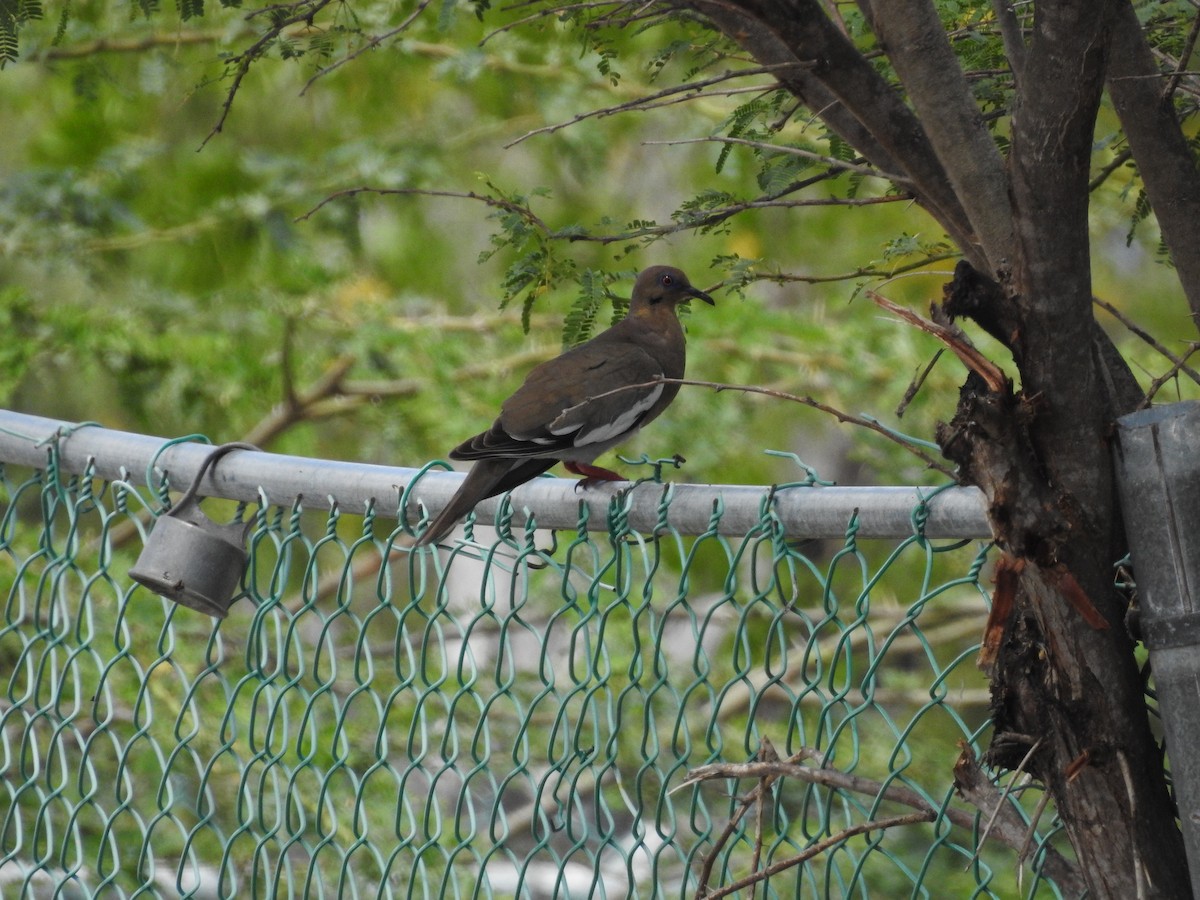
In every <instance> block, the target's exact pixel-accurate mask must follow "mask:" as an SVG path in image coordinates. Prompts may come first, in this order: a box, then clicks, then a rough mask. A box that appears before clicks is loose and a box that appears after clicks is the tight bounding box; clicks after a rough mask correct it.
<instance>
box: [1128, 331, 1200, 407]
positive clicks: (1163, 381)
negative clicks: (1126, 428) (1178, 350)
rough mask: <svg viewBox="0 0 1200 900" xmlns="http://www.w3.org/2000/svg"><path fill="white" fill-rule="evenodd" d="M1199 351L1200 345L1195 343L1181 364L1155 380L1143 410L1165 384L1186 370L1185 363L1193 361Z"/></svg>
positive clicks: (1148, 392)
mask: <svg viewBox="0 0 1200 900" xmlns="http://www.w3.org/2000/svg"><path fill="white" fill-rule="evenodd" d="M1197 350H1200V344H1198V343H1196V342H1195V341H1193V342H1192V345H1191V347H1189V348H1188V352H1187V353H1185V354H1184V355H1183V358H1182V359H1180V360H1179V362H1177V363H1174V364H1173V365H1172V366H1171V368H1170V369H1168V370H1167V371H1166V372H1164V373H1163V374H1162V375H1160V376H1159V377H1158V378H1155V379H1154V383H1153V384H1151V385H1150V387H1149V388H1148V389H1147V390H1146V399H1145V400H1143V401H1142V407H1143V408H1146V407H1148V406H1150V402H1151V401H1152V400H1153V399H1154V395H1155V394H1157V393H1158V392H1159V390H1160V389H1161V388H1162V386H1163V385H1164V384H1166V383H1167V382H1168V381H1170V380H1172V379H1173V378H1175V377H1176V376H1177V375H1178V374H1179V372H1180V370H1181V369H1184V368H1185V366H1184V363H1185V362H1187V361H1188V360H1189V359H1191V358H1192V354H1194V353H1195V352H1196V351H1197Z"/></svg>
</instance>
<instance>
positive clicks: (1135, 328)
mask: <svg viewBox="0 0 1200 900" xmlns="http://www.w3.org/2000/svg"><path fill="white" fill-rule="evenodd" d="M1092 302H1093V303H1094V304H1096V305H1097V306H1099V307H1100V308H1101V309H1102V310H1104V311H1105V312H1107V313H1108V314H1109V315H1111V316H1112V317H1113V318H1114V319H1116V320H1117V321H1118V322H1120V323H1121V324H1122V325H1124V326H1125V327H1126V328H1127V329H1129V331H1131V332H1132V333H1133V334H1134V335H1136V336H1137V337H1139V338H1141V339H1142V340H1143V341H1145V342H1146V343H1147V344H1149V345H1150V346H1151V347H1153V348H1154V349H1155V350H1157V351H1158V352H1159V353H1161V354H1162V355H1163V356H1165V357H1166V358H1167V359H1169V360H1170V361H1171V362H1172V363H1174V364H1175V365H1176V366H1177V367H1178V368H1177V370H1176V371H1179V372H1182V373H1183V374H1185V375H1187V376H1188V377H1189V378H1190V379H1192V381H1194V382H1196V384H1200V373H1198V372H1196V370H1195V369H1193V368H1191V367H1190V366H1188V365H1186V358H1184V359H1181V358H1179V357H1178V356H1176V355H1175V354H1174V353H1172V352H1171V351H1170V350H1168V349H1167V348H1166V347H1164V346H1163V345H1162V344H1160V343H1159V342H1158V341H1157V340H1155V338H1154V335H1152V334H1150V332H1148V331H1146V330H1145V329H1144V328H1142V327H1141V326H1139V325H1138V324H1137V323H1136V322H1134V321H1133V320H1132V319H1130V318H1129V317H1128V316H1127V315H1125V313H1123V312H1121V311H1120V310H1119V309H1117V308H1116V307H1115V306H1113V305H1112V304H1111V303H1109V302H1108V301H1107V300H1101V299H1100V298H1099V297H1093V298H1092ZM1189 355H1190V353H1189Z"/></svg>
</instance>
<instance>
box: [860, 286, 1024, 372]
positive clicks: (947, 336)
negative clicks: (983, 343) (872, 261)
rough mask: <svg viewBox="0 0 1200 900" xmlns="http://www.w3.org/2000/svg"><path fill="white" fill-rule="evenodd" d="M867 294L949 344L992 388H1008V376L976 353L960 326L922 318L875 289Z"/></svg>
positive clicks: (877, 302)
mask: <svg viewBox="0 0 1200 900" xmlns="http://www.w3.org/2000/svg"><path fill="white" fill-rule="evenodd" d="M867 296H868V297H870V298H871V299H872V300H873V301H875V304H876V305H877V306H879V307H881V308H883V309H886V310H887V311H888V312H891V313H895V314H896V315H898V316H899V317H900V318H902V319H904V321H906V322H908V323H910V324H912V325H915V326H916V327H917V328H920V329H921V330H922V331H924V332H926V333H928V334H931V335H933V336H934V337H935V338H937V339H938V340H939V341H941V342H942V343H943V344H945V345H946V346H947V347H949V348H950V350H951V351H952V352H953V353H954V355H955V356H957V357H958V358H959V359H960V360H962V362H963V365H965V366H966V367H967V368H968V369H970V370H971V371H972V372H974V373H975V374H976V375H978V376H979V377H980V378H982V379H983V380H984V381H985V382H986V383H987V386H988V388H989V389H991V390H992V391H993V392H995V393H997V394H1002V393H1006V392H1007V391H1008V389H1009V385H1008V378H1007V377H1005V375H1004V372H1003V371H1002V370H1001V369H1000V367H999V366H997V365H996V364H995V363H994V362H992V361H991V360H990V359H988V358H987V357H986V356H984V355H983V354H982V353H980V352H979V351H978V350H977V349H976V348H975V345H974V344H972V343H971V342H970V340H968V339H967V336H966V335H965V334H963V333H962V331H961V330H960V329H958V328H953V327H950V326H947V325H939V324H938V323H937V322H931V321H929V320H928V319H924V318H922V317H921V316H918V315H917V314H916V313H915V312H913V311H912V310H911V309H905V308H904V307H903V306H900V305H899V304H898V303H893V302H892V301H891V300H889V299H887V297H884V296H883V295H882V294H878V293H876V292H875V291H867Z"/></svg>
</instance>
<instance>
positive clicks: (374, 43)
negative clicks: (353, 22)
mask: <svg viewBox="0 0 1200 900" xmlns="http://www.w3.org/2000/svg"><path fill="white" fill-rule="evenodd" d="M432 2H433V0H421V2H420V3H418V4H417V5H416V7H415V8H414V9H413V11H412V12H411V13H409V15H408V17H407V18H406V19H404V21H403V22H401V23H400V24H399V25H397V26H396V27H395V28H392V29H390V30H388V31H385V32H384V33H383V34H378V35H376V36H375V37H373V38H371V39H370V40H369V41H367V42H366V43H365V44H363V45H362V46H361V47H359V48H358V49H357V50H352V51H351V52H349V53H347V54H346V55H345V56H343V57H342V58H341V59H339V60H338V61H337V62H335V63H330V64H329V65H327V66H325V67H324V68H321V69H318V70H317V72H316V74H315V75H313V76H312V78H310V79H308V81H306V82H305V83H304V87H302V88H301V89H300V96H301V97H303V96H304V94H305V92H307V91H308V89H309V88H310V87H312V86H313V82H315V81H316V80H317V79H319V78H324V77H325V76H326V75H328V74H329V73H330V72H332V71H334V70H335V69H339V68H341V67H342V66H344V65H345V64H346V63H348V62H350V61H351V60H354V59H358V57H360V56H362V55H363V54H364V53H366V52H367V51H368V50H374V49H375V48H376V47H378V46H379V45H380V44H382V43H383V42H384V41H386V40H390V39H391V38H394V37H395V36H396V35H398V34H400V33H401V32H403V31H407V30H408V27H409V26H410V25H412V23H413V22H415V21H416V20H417V18H418V17H419V16H420V15H421V13H423V12H425V10H426V9H427V8H428V7H429V4H430V3H432Z"/></svg>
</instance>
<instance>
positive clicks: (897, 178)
mask: <svg viewBox="0 0 1200 900" xmlns="http://www.w3.org/2000/svg"><path fill="white" fill-rule="evenodd" d="M642 143H643V144H644V145H647V146H653V145H663V146H668V147H670V146H674V145H676V144H709V143H715V144H733V145H735V146H738V147H753V148H754V149H756V150H765V151H767V152H769V153H782V154H784V155H786V156H799V157H803V158H804V159H811V160H814V161H816V162H820V163H825V164H826V165H828V166H834V167H835V168H837V169H841V170H842V171H845V172H855V173H857V174H859V175H866V176H868V177H869V178H882V179H884V180H886V181H891V182H894V183H895V184H905V183H908V182H909V181H910V179H909V178H907V177H906V176H904V175H896V174H893V173H890V172H880V171H879V170H878V169H874V168H872V167H871V166H863V165H859V164H857V163H853V162H846V161H844V160H840V159H837V158H835V157H832V156H826V155H825V154H823V153H814V152H813V151H811V150H805V149H803V148H802V147H789V146H787V145H784V144H771V143H768V142H767V141H751V140H747V139H746V138H738V137H728V136H725V135H711V136H709V137H699V138H680V139H678V140H671V141H642Z"/></svg>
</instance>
